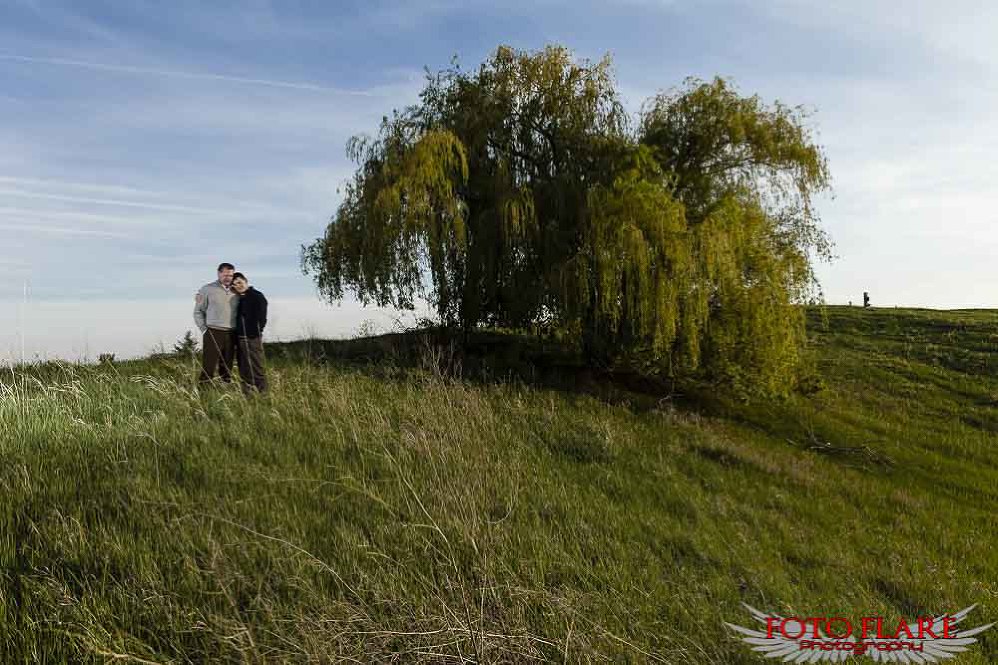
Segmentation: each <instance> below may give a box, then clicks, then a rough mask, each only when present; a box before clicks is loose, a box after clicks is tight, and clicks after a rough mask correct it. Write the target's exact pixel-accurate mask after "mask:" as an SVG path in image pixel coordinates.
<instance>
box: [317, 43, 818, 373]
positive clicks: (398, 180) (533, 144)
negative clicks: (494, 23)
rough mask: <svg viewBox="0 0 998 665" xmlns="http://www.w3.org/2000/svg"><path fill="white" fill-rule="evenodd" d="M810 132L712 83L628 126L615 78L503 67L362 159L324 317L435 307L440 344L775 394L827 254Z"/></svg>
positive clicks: (437, 88)
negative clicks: (567, 347) (352, 299)
mask: <svg viewBox="0 0 998 665" xmlns="http://www.w3.org/2000/svg"><path fill="white" fill-rule="evenodd" d="M803 120H804V118H803V116H802V115H801V114H800V113H799V111H797V110H791V109H785V108H784V107H782V106H780V105H776V106H774V107H766V106H765V105H763V104H762V103H761V102H759V100H758V99H757V98H754V97H752V98H742V97H739V96H738V95H737V94H735V93H734V92H733V91H731V89H730V88H729V86H728V85H727V84H726V83H724V82H723V81H720V80H718V81H714V82H712V83H702V82H697V81H688V82H687V84H686V86H685V88H683V89H680V90H679V91H677V92H674V93H671V94H668V95H662V96H659V97H656V98H654V99H653V100H652V101H651V102H650V103H649V104H648V105H647V106H646V108H645V110H644V112H643V113H642V116H641V118H640V122H639V123H637V124H633V123H632V122H631V120H630V118H629V116H628V115H627V113H626V112H625V111H624V108H623V106H622V104H621V102H620V100H619V97H618V94H617V91H616V89H615V86H614V81H613V78H612V73H611V69H610V62H609V60H608V59H603V60H601V61H600V62H597V63H590V62H581V63H580V62H576V61H574V60H573V59H572V57H571V55H570V54H569V52H568V51H566V50H565V49H563V48H559V47H549V48H546V49H544V50H542V51H538V52H521V51H515V50H513V49H510V48H507V47H501V48H499V49H498V50H497V51H496V52H495V54H494V55H493V56H492V57H491V58H490V59H489V60H488V61H486V62H485V63H484V64H482V65H481V66H480V67H479V68H478V69H477V70H475V71H472V72H467V71H463V70H461V69H460V68H459V67H457V66H455V67H452V68H450V69H447V70H444V71H442V72H439V73H437V74H435V75H432V76H430V77H428V80H427V84H426V86H425V88H424V90H423V92H422V94H421V96H420V102H419V103H418V104H415V105H413V106H411V107H408V108H406V109H403V110H401V111H395V112H393V113H392V115H391V116H388V117H386V118H385V119H384V120H383V122H382V125H381V129H380V131H379V133H378V135H377V136H376V137H374V138H356V139H353V140H352V141H351V143H350V145H349V152H350V155H351V157H352V158H354V159H355V160H356V161H357V163H358V170H357V172H356V174H355V175H354V177H353V179H352V181H351V182H350V184H349V185H348V187H347V189H346V192H345V197H344V200H343V203H342V204H341V205H340V207H339V209H338V210H337V212H336V214H335V215H334V217H333V219H332V220H331V222H330V224H329V226H328V228H327V230H326V234H325V236H324V237H323V238H320V239H318V240H316V241H315V242H314V243H313V244H311V245H309V246H307V247H305V248H303V265H304V267H305V269H306V271H308V272H310V273H312V274H313V275H314V276H315V278H316V280H317V283H318V286H319V289H320V291H321V292H322V293H323V294H324V295H325V296H326V297H327V298H328V299H329V300H331V301H335V300H338V299H341V298H342V297H343V296H344V294H345V292H346V291H348V290H349V291H352V292H354V293H355V294H356V295H357V297H358V298H359V299H360V300H361V301H362V302H364V303H370V302H374V303H376V304H378V305H382V306H394V307H398V308H411V307H413V304H414V301H415V299H416V298H417V297H424V298H426V299H428V300H429V301H430V302H431V303H433V305H434V306H435V307H436V310H437V313H438V315H439V317H440V319H441V321H442V322H443V323H444V324H445V325H447V326H452V327H456V328H462V329H464V330H470V329H473V328H475V327H479V326H500V327H508V328H514V329H524V330H528V329H536V328H537V327H538V326H541V325H543V326H546V327H552V328H555V329H559V330H561V331H564V332H567V333H569V334H571V335H574V336H575V337H576V338H577V339H578V340H579V342H580V345H581V348H582V349H583V350H584V352H585V353H586V355H587V356H588V357H589V358H590V359H591V360H592V361H593V362H597V363H613V362H628V363H632V364H633V363H634V362H640V363H641V364H642V366H643V367H644V368H645V369H647V370H649V371H656V372H665V373H669V374H673V375H675V374H679V373H683V372H695V371H698V370H700V371H704V372H707V373H709V374H711V375H713V376H714V377H716V378H722V379H725V380H730V381H735V382H739V383H742V384H744V385H745V386H747V387H748V386H755V387H762V388H771V389H779V388H781V387H785V386H787V385H789V384H790V381H789V379H790V378H791V377H792V375H793V371H794V367H795V365H796V352H797V349H798V346H799V344H800V341H801V334H800V332H801V321H800V314H799V311H798V309H797V308H796V307H795V306H794V305H795V303H798V302H799V301H800V300H801V298H802V297H803V296H804V295H805V293H806V292H807V289H808V287H809V286H810V285H811V284H812V283H813V275H812V273H811V269H810V260H811V256H810V253H811V252H812V250H817V251H818V252H819V253H820V252H822V251H826V250H827V243H826V242H825V240H824V236H823V235H822V234H821V232H820V229H819V227H818V225H817V220H816V217H815V215H814V211H813V208H812V206H811V197H812V195H813V193H814V192H816V191H818V190H820V189H822V188H823V187H825V186H826V185H827V169H826V166H825V163H824V158H823V156H822V155H821V153H820V150H818V148H817V147H815V146H814V145H813V143H812V142H811V140H810V136H809V135H808V134H807V130H806V128H805V125H804V122H803ZM795 188H796V189H795Z"/></svg>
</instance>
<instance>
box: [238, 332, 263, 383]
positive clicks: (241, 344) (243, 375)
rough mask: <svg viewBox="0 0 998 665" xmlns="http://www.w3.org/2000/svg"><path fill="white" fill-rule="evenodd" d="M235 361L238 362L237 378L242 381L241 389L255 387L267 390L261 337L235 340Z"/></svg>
mask: <svg viewBox="0 0 998 665" xmlns="http://www.w3.org/2000/svg"><path fill="white" fill-rule="evenodd" d="M237 345H238V346H237V349H236V361H237V362H238V363H239V378H240V379H242V382H243V391H245V392H249V391H250V390H251V389H252V388H256V389H257V390H258V391H259V392H264V391H266V390H267V375H266V373H265V371H264V367H263V338H261V337H240V338H239V339H238V340H237Z"/></svg>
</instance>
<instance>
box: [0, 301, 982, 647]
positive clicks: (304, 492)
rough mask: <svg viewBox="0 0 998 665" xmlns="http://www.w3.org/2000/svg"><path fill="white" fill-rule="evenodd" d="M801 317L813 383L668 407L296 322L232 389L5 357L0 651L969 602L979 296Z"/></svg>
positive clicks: (443, 639)
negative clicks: (797, 391)
mask: <svg viewBox="0 0 998 665" xmlns="http://www.w3.org/2000/svg"><path fill="white" fill-rule="evenodd" d="M809 321H810V335H811V337H812V342H813V344H812V347H813V348H812V353H813V354H814V356H813V359H814V363H815V367H816V370H817V374H816V377H815V379H816V380H815V383H816V384H818V383H820V385H821V386H822V388H821V389H820V390H817V391H816V392H815V393H813V394H811V395H808V396H804V395H800V396H796V397H794V398H793V399H791V400H788V401H786V402H780V403H776V402H772V403H765V404H749V405H746V404H741V403H737V402H724V401H723V400H720V399H717V398H713V399H712V400H709V399H708V398H707V397H706V396H699V397H698V398H697V400H696V404H697V407H696V409H694V408H692V407H690V406H689V403H690V402H691V399H690V396H686V398H685V400H684V399H683V396H678V395H677V396H674V397H673V398H670V399H658V398H653V397H650V396H649V395H647V394H641V393H637V392H636V393H633V394H630V393H627V392H624V391H620V390H618V391H616V392H614V394H613V398H612V399H610V398H607V397H606V395H604V394H602V393H600V392H599V391H591V390H585V389H583V388H584V387H583V386H581V385H580V386H579V387H578V389H571V386H566V387H563V388H561V389H557V390H555V389H551V388H545V387H540V386H538V385H531V384H528V383H524V382H523V381H513V382H507V383H499V384H497V383H489V382H482V381H471V380H465V381H458V380H452V379H448V378H447V377H446V376H442V375H440V374H439V373H437V372H434V371H432V369H429V370H422V371H420V370H414V369H412V368H409V367H406V366H404V365H403V364H401V363H398V362H396V363H392V362H389V361H386V360H385V359H384V358H382V359H381V360H380V361H379V362H377V363H374V364H370V365H365V364H358V363H356V362H346V361H341V360H338V359H336V358H331V357H329V356H328V355H326V354H323V355H322V356H319V355H317V354H315V353H311V352H309V350H310V349H309V345H289V346H284V347H281V346H272V347H270V349H269V351H268V353H269V354H270V363H271V366H270V369H271V373H272V384H273V388H274V389H273V392H272V394H271V395H269V396H267V397H264V398H260V399H255V400H249V401H247V400H245V399H244V398H242V397H241V395H239V394H238V392H236V391H229V390H215V391H204V392H199V391H197V390H196V389H195V387H194V384H193V381H192V380H191V379H192V377H193V375H194V371H193V370H194V368H193V366H192V364H191V362H189V361H187V362H185V361H183V360H181V359H178V358H157V359H150V360H146V361H139V362H129V363H122V364H117V365H113V366H90V367H85V366H70V365H55V364H49V365H42V366H36V367H31V368H21V369H15V370H12V371H10V372H8V373H7V374H6V375H5V376H4V378H2V379H0V426H2V429H0V460H2V464H0V660H2V661H3V662H34V661H41V662H63V661H73V662H79V661H83V662H86V661H94V662H104V661H107V660H110V659H120V660H121V662H203V661H206V660H221V661H232V662H243V661H247V662H261V661H304V660H337V659H357V660H361V661H383V660H388V659H390V658H395V659H397V660H401V661H405V662H410V661H420V660H426V661H433V662H442V661H444V660H460V659H462V658H464V659H472V660H475V661H479V662H494V661H499V660H505V661H509V660H514V661H517V660H528V659H533V658H539V659H549V660H568V661H573V662H574V661H580V660H581V661H621V660H631V661H639V662H640V661H660V662H668V663H742V662H744V663H748V662H758V659H756V658H755V657H754V656H753V655H752V654H751V653H750V652H749V651H748V650H747V649H746V648H745V646H744V645H742V644H741V643H739V642H737V641H735V640H734V639H732V637H731V635H730V634H729V633H728V632H727V631H726V629H725V628H724V626H723V625H722V622H724V621H730V622H733V623H741V624H742V625H749V624H750V619H749V617H748V615H747V614H746V613H745V610H744V609H743V608H742V607H741V605H740V602H742V601H744V602H747V603H748V604H750V605H753V606H755V607H759V608H760V609H765V610H772V611H774V612H779V613H782V614H785V615H788V614H795V613H800V614H805V615H808V616H810V615H819V614H823V615H830V616H832V615H842V616H850V617H859V616H865V615H869V614H876V613H882V614H884V615H886V616H889V617H896V616H898V615H904V616H908V617H911V616H913V615H923V614H929V613H931V614H940V613H943V612H947V611H955V610H958V609H961V608H963V607H966V606H967V605H970V604H972V603H980V604H981V606H980V607H979V608H978V609H977V610H976V611H975V612H974V615H972V617H971V620H970V622H971V624H972V625H977V624H978V623H987V622H989V621H994V620H996V619H998V551H996V547H995V546H996V536H995V534H996V533H998V528H996V527H998V525H996V517H995V508H996V506H998V489H996V488H998V447H996V444H998V355H996V351H998V313H996V312H993V311H974V312H939V311H929V310H876V309H872V310H861V309H859V308H826V309H824V310H813V311H810V312H809ZM439 360H440V358H439V357H438V358H436V359H435V361H434V362H433V363H430V364H428V365H427V366H428V367H435V366H438V365H439V363H438V362H436V361H439ZM569 383H571V382H569ZM674 402H683V403H682V404H680V405H677V404H674ZM994 661H998V634H994V635H989V634H987V633H985V634H984V635H983V636H982V641H981V644H979V645H976V646H974V647H973V648H972V649H971V651H970V652H968V654H966V655H965V656H964V657H963V659H962V660H961V661H960V662H965V663H985V662H994Z"/></svg>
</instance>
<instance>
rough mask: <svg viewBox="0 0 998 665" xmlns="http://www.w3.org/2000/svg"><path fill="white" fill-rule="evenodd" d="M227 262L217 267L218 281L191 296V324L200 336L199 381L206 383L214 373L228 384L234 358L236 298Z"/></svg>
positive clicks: (231, 266)
mask: <svg viewBox="0 0 998 665" xmlns="http://www.w3.org/2000/svg"><path fill="white" fill-rule="evenodd" d="M235 271H236V269H235V266H233V265H232V264H231V263H222V264H219V266H218V279H217V280H215V281H214V282H211V283H210V284H205V285H204V286H202V287H201V289H200V290H199V291H198V293H197V295H196V296H195V297H194V323H195V324H197V327H198V329H199V330H200V331H201V332H202V333H203V335H204V337H203V338H202V344H201V349H202V356H201V381H202V382H203V383H206V382H209V381H211V380H212V378H213V377H214V376H215V372H216V370H217V371H218V376H219V378H221V379H222V381H225V382H226V383H229V382H231V381H232V360H233V356H234V355H235V348H236V346H235V329H236V311H237V310H236V308H237V306H238V304H239V296H238V294H236V292H235V291H233V290H232V288H231V287H232V275H233V274H234V273H235Z"/></svg>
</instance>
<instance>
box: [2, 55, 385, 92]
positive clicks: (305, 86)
mask: <svg viewBox="0 0 998 665" xmlns="http://www.w3.org/2000/svg"><path fill="white" fill-rule="evenodd" d="M0 60H7V61H10V62H22V63H27V64H35V65H56V66H61V67H82V68H84V69H99V70H102V71H108V72H119V73H122V74H149V75H152V76H168V77H172V78H185V79H200V80H208V81H225V82H227V83H241V84H248V85H262V86H269V87H272V88H287V89H291V90H307V91H309V92H331V93H335V94H337V95H351V96H354V97H375V96H377V95H376V94H375V93H373V92H370V91H368V90H348V89H345V88H330V87H327V86H322V85H316V84H314V83H295V82H292V81H274V80H271V79H258V78H247V77H243V76H227V75H225V74H211V73H200V72H185V71H179V70H175V69H150V68H148V67H133V66H131V65H109V64H106V63H102V62H86V61H82V60H68V59H66V58H35V57H30V56H26V55H11V54H0Z"/></svg>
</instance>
